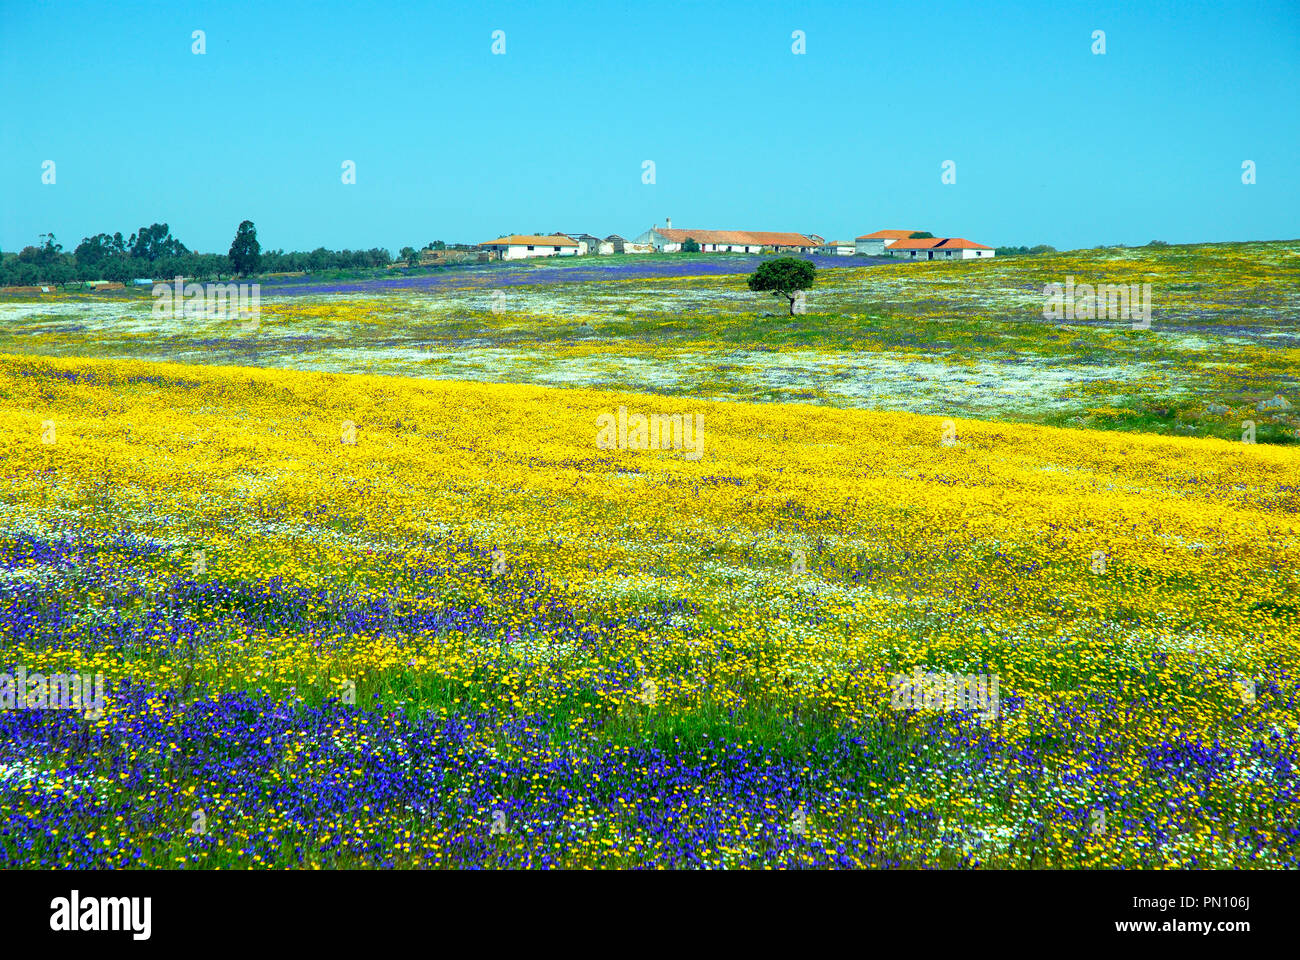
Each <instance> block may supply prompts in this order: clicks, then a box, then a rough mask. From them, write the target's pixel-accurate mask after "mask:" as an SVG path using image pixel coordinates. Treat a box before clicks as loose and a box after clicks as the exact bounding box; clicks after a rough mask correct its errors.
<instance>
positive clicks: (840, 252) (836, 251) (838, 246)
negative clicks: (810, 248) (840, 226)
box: [817, 240, 858, 257]
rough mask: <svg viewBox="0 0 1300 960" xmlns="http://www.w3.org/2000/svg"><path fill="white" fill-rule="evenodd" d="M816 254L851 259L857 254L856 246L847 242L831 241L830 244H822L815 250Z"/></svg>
mask: <svg viewBox="0 0 1300 960" xmlns="http://www.w3.org/2000/svg"><path fill="white" fill-rule="evenodd" d="M817 252H818V253H821V254H825V255H826V256H828V257H851V256H853V255H854V254H855V253H857V252H858V245H857V244H856V243H851V242H849V241H848V240H832V241H831V242H830V243H823V244H822V245H821V246H820V247H818V248H817Z"/></svg>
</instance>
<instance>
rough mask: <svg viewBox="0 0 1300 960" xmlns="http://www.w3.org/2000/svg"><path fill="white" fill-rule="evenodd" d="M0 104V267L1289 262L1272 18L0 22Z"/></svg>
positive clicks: (327, 11)
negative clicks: (948, 180)
mask: <svg viewBox="0 0 1300 960" xmlns="http://www.w3.org/2000/svg"><path fill="white" fill-rule="evenodd" d="M197 29H202V30H204V31H205V32H206V45H207V52H206V53H205V54H204V55H202V56H199V55H195V54H194V53H192V52H191V47H192V43H193V41H192V39H191V35H192V32H193V31H194V30H197ZM494 30H503V31H505V35H506V52H505V54H504V55H493V54H492V52H491V48H492V32H493V31H494ZM795 30H802V31H804V34H805V35H806V50H807V52H806V53H805V54H803V55H796V54H794V53H792V50H791V45H792V43H793V42H794V41H793V40H792V39H791V34H792V32H793V31H795ZM1094 30H1104V31H1105V33H1106V53H1105V54H1104V55H1100V56H1099V55H1095V54H1093V53H1092V49H1091V48H1092V46H1093V40H1092V32H1093V31H1094ZM0 89H3V90H5V91H6V93H7V94H8V97H7V101H8V106H7V109H5V110H4V111H3V113H2V115H0V144H2V145H3V146H0V249H3V250H9V251H12V250H15V249H17V248H18V247H20V246H23V245H25V244H29V243H34V242H36V237H37V234H39V233H43V232H46V231H51V230H52V231H53V232H54V233H55V234H56V235H57V236H58V239H59V241H60V242H61V243H63V245H64V247H65V249H72V247H74V246H75V245H76V244H77V242H78V241H79V240H80V239H81V238H82V237H83V236H86V235H89V234H93V233H97V232H100V231H108V232H112V231H114V230H120V231H122V232H123V233H124V234H129V233H130V232H132V231H134V230H135V229H136V228H137V227H139V226H140V225H142V224H149V223H153V222H154V221H162V222H166V223H168V224H170V225H171V227H172V232H173V234H175V235H176V236H178V237H179V238H180V239H181V240H182V241H183V242H185V243H186V244H188V245H189V246H190V247H191V248H194V249H198V250H202V251H219V252H224V251H225V250H226V249H227V248H228V247H229V245H230V240H231V238H232V237H233V236H234V233H235V228H236V226H237V225H238V223H239V221H240V220H243V219H245V218H248V219H252V220H253V221H255V222H256V224H257V227H258V233H259V236H260V238H261V240H262V243H263V246H264V247H268V248H283V249H311V248H314V247H317V246H322V245H323V246H327V247H331V248H341V247H353V248H356V247H371V246H383V247H388V248H389V249H391V250H393V251H394V252H395V251H396V250H397V249H398V248H399V247H401V246H404V245H406V244H410V245H412V246H422V245H423V244H425V243H427V242H428V241H430V240H436V239H441V240H447V241H466V242H479V241H482V240H487V239H490V238H492V237H494V236H496V235H498V234H500V233H503V232H531V231H534V230H545V231H550V230H564V231H586V232H590V233H595V234H599V235H601V236H604V235H606V234H609V233H621V234H623V235H625V236H634V235H635V234H637V233H640V232H641V231H643V230H644V229H646V228H648V227H649V226H650V225H651V224H653V223H658V224H661V225H662V224H663V222H664V220H665V218H666V217H669V216H671V217H672V218H673V224H674V226H681V227H712V228H730V229H755V230H797V231H803V232H816V233H819V234H821V235H823V236H825V237H826V238H827V239H851V238H852V237H854V236H857V235H860V234H863V233H867V232H869V231H872V230H876V229H879V228H883V227H893V228H914V229H921V230H930V231H932V232H933V233H935V234H938V235H952V236H964V237H967V238H969V239H972V240H977V241H980V242H983V243H988V244H993V245H997V244H1035V243H1051V244H1053V245H1055V246H1057V247H1058V248H1061V249H1068V248H1074V247H1084V246H1093V245H1096V244H1099V243H1129V244H1137V243H1145V242H1147V241H1149V240H1153V239H1159V240H1165V241H1168V242H1171V243H1178V242H1189V241H1198V240H1247V239H1291V238H1295V237H1297V236H1300V106H1298V103H1300V97H1297V91H1298V90H1300V3H1297V2H1295V0H1290V2H1280V3H1250V2H1244V3H1228V2H1224V3H1199V2H1188V0H1181V2H1177V3H1172V2H1170V3H1159V2H1141V3H1131V2H1130V3H1115V4H1105V3H1070V2H1062V3H1009V2H1008V3H998V2H984V3H972V4H960V3H937V2H936V3H923V2H913V3H864V2H861V0H858V2H853V3H815V2H813V3H762V2H740V3H733V2H726V0H711V2H707V3H699V2H692V3H680V4H678V3H671V2H637V3H628V4H623V3H615V2H608V0H607V2H601V3H587V2H573V0H566V2H563V3H559V2H551V3H544V4H543V3H478V2H475V3H462V4H450V3H420V4H416V3H404V2H391V3H385V4H382V5H376V6H375V7H374V8H373V9H367V7H366V5H362V4H357V3H355V2H347V3H342V2H333V0H316V2H312V3H304V4H294V3H289V2H284V3H281V2H275V3H268V2H259V3H244V2H225V3H212V4H204V3H184V2H179V3H178V2H169V3H157V4H145V3H130V2H114V3H77V2H56V0H25V2H20V0H0ZM46 160H54V161H55V164H56V166H55V178H56V182H55V183H54V184H53V185H47V184H43V183H42V182H41V177H42V164H43V163H44V161H46ZM345 160H351V161H354V162H355V163H356V179H357V182H356V183H355V185H344V184H343V183H342V182H341V176H340V175H341V164H342V163H343V161H345ZM645 160H653V161H654V162H655V164H656V170H655V173H656V182H655V183H654V184H653V185H647V184H644V183H642V163H643V161H645ZM946 160H952V161H953V162H954V163H955V164H956V183H955V184H950V185H946V184H943V183H942V182H941V173H942V169H941V165H942V164H943V162H944V161H946ZM1244 160H1252V161H1254V162H1255V164H1256V171H1257V172H1256V177H1257V182H1256V183H1255V184H1254V185H1250V186H1246V185H1243V184H1242V182H1241V178H1242V162H1243V161H1244Z"/></svg>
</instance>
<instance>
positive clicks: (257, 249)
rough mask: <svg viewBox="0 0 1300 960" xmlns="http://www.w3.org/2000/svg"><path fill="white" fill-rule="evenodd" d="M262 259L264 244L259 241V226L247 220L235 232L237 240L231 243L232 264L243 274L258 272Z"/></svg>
mask: <svg viewBox="0 0 1300 960" xmlns="http://www.w3.org/2000/svg"><path fill="white" fill-rule="evenodd" d="M261 259H262V245H261V244H260V243H258V242H257V227H255V226H253V221H252V220H245V221H244V222H243V223H241V224H240V225H239V229H238V230H237V231H236V232H235V242H234V243H232V244H231V245H230V266H231V267H232V268H233V269H234V271H235V272H236V273H238V274H241V275H243V276H248V274H250V273H256V272H257V265H258V263H259V262H260V261H261Z"/></svg>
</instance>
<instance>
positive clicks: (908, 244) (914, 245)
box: [889, 237, 943, 250]
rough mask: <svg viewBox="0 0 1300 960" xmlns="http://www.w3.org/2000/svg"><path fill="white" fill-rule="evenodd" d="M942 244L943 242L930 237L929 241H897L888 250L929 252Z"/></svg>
mask: <svg viewBox="0 0 1300 960" xmlns="http://www.w3.org/2000/svg"><path fill="white" fill-rule="evenodd" d="M941 243H943V240H942V239H940V238H937V237H931V238H930V239H929V240H899V241H898V242H897V243H891V244H890V245H889V249H890V250H929V249H931V248H932V247H937V246H939V244H941Z"/></svg>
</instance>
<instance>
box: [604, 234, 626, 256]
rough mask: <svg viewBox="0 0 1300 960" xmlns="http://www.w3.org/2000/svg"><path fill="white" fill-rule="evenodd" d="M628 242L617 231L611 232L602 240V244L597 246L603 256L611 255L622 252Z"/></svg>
mask: <svg viewBox="0 0 1300 960" xmlns="http://www.w3.org/2000/svg"><path fill="white" fill-rule="evenodd" d="M626 243H627V241H626V240H624V239H623V238H622V237H620V236H619V235H618V234H617V233H611V234H610V235H609V236H608V237H606V238H605V239H604V240H602V241H600V246H599V247H597V250H598V251H599V253H600V255H601V256H609V254H611V253H622V252H623V246H624V244H626Z"/></svg>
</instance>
